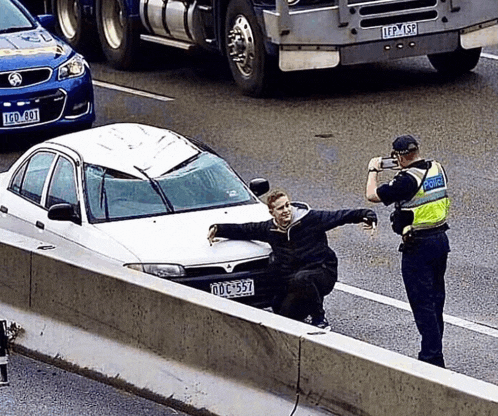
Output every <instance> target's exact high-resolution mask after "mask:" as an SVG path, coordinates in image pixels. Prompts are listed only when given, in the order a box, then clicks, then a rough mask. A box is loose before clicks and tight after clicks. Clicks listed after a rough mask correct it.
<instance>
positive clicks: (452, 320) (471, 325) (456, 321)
mask: <svg viewBox="0 0 498 416" xmlns="http://www.w3.org/2000/svg"><path fill="white" fill-rule="evenodd" d="M335 288H336V289H338V290H341V291H343V292H346V293H349V294H351V295H356V296H360V297H362V298H365V299H369V300H373V301H374V302H378V303H383V304H384V305H389V306H393V307H395V308H398V309H403V310H405V311H409V312H411V308H410V305H409V304H408V303H407V302H402V301H400V300H397V299H393V298H390V297H387V296H384V295H379V294H377V293H373V292H369V291H368V290H363V289H359V288H357V287H353V286H349V285H346V284H344V283H339V282H338V283H336V285H335ZM443 318H444V322H446V323H449V324H452V325H455V326H458V327H460V328H465V329H468V330H470V331H474V332H479V333H480V334H484V335H489V336H491V337H493V338H498V329H496V328H492V327H490V326H486V325H481V324H477V323H475V322H471V321H467V320H465V319H461V318H457V317H456V316H452V315H447V314H443Z"/></svg>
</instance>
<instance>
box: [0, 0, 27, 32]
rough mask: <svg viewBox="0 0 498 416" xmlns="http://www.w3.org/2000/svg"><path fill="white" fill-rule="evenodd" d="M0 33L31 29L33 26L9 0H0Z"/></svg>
mask: <svg viewBox="0 0 498 416" xmlns="http://www.w3.org/2000/svg"><path fill="white" fill-rule="evenodd" d="M0 10H1V11H2V12H1V13H0V33H2V32H3V33H5V32H14V31H17V30H21V29H32V28H34V27H35V26H34V25H33V23H32V22H31V20H29V19H28V17H27V16H26V15H25V14H24V13H23V12H22V11H21V10H20V9H19V8H18V7H17V6H16V5H15V4H14V3H12V2H11V1H10V0H0Z"/></svg>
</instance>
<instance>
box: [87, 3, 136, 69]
mask: <svg viewBox="0 0 498 416" xmlns="http://www.w3.org/2000/svg"><path fill="white" fill-rule="evenodd" d="M96 5H97V8H96V18H97V31H98V34H99V39H100V44H101V46H102V51H103V53H104V55H105V57H106V58H107V61H108V62H109V63H110V64H111V65H112V66H113V67H114V68H116V69H131V68H133V67H134V66H136V64H137V62H138V54H139V47H140V30H139V25H138V23H139V22H138V23H137V22H136V21H134V20H132V19H130V18H129V15H128V9H127V8H126V5H125V3H124V1H123V0H97V3H96Z"/></svg>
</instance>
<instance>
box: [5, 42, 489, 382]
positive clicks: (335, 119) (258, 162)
mask: <svg viewBox="0 0 498 416" xmlns="http://www.w3.org/2000/svg"><path fill="white" fill-rule="evenodd" d="M144 51H145V52H146V54H145V55H146V56H145V59H144V61H143V63H142V66H141V68H139V69H138V70H136V71H134V72H119V71H114V70H112V69H110V68H109V67H107V66H106V65H105V64H103V63H99V62H93V63H92V70H93V74H94V79H95V80H96V81H98V82H97V83H96V87H95V92H96V99H97V112H98V117H97V121H96V125H102V124H108V123H111V122H122V121H133V122H141V123H147V124H153V125H157V126H163V127H167V128H171V129H173V130H177V131H179V132H181V133H183V134H186V135H189V136H191V137H196V138H198V139H201V140H203V141H205V142H206V143H208V144H209V145H211V146H212V147H213V148H214V149H215V150H217V151H218V152H219V153H220V154H221V155H222V156H224V157H225V158H226V159H227V160H228V161H229V162H230V163H231V164H232V166H233V167H234V168H235V169H236V170H237V171H238V172H239V173H240V174H241V176H242V177H243V178H244V179H246V180H250V179H252V178H254V177H258V176H263V177H266V178H267V179H269V180H270V183H271V184H272V185H273V186H278V187H281V188H283V189H285V190H287V191H288V192H289V193H290V194H291V196H292V197H293V199H295V200H301V201H306V202H308V203H310V205H311V206H312V207H314V208H320V209H341V208H355V207H372V208H374V209H375V210H376V212H377V213H378V215H379V218H380V223H379V229H378V231H377V233H376V234H375V235H373V236H370V235H369V234H366V233H364V231H363V230H362V229H361V228H360V227H357V226H352V225H347V226H344V227H340V228H338V229H336V230H333V231H331V232H330V233H329V240H330V245H331V247H332V248H333V249H334V250H335V251H336V253H337V255H338V257H339V273H340V275H339V281H340V284H339V285H338V286H337V287H336V289H334V291H333V293H332V294H331V295H329V296H328V297H327V298H326V302H325V303H326V311H327V316H328V318H329V320H330V322H331V324H332V328H333V330H334V331H336V332H338V333H341V334H345V335H348V336H351V337H353V338H356V339H359V340H362V341H365V342H368V343H370V344H374V345H377V346H380V347H384V348H386V349H389V350H391V351H395V352H399V353H401V354H404V355H407V356H410V357H416V356H417V353H418V347H419V336H418V333H417V330H416V327H415V325H414V323H413V318H412V315H411V313H410V311H409V310H407V309H406V308H407V304H406V295H405V292H404V288H403V284H402V281H401V276H400V272H399V260H400V254H399V253H398V252H397V246H398V244H399V241H398V237H397V236H396V235H394V234H393V233H392V231H391V229H390V225H389V213H390V209H389V208H386V207H383V206H379V205H374V204H371V203H368V202H367V201H366V200H365V197H364V187H365V183H366V177H367V171H366V167H367V164H368V161H369V160H370V158H371V157H373V156H387V155H388V154H389V152H390V145H391V142H392V139H393V138H394V137H395V136H396V135H398V134H403V133H412V134H415V135H418V136H419V137H420V141H421V145H422V153H423V154H424V155H426V156H427V157H430V158H435V159H437V160H439V161H440V162H442V163H443V165H444V166H445V168H446V170H447V173H448V175H449V179H450V188H451V189H450V191H451V197H452V211H451V216H450V221H449V223H450V227H451V230H450V231H449V232H448V235H449V237H450V243H451V247H452V252H451V255H450V260H449V265H448V266H449V267H448V271H447V274H446V282H447V303H446V308H445V312H446V314H447V319H446V322H447V325H446V332H445V338H444V348H445V357H446V362H447V366H448V368H449V369H450V370H452V371H456V372H459V373H462V374H466V375H469V376H472V377H475V378H478V379H481V380H484V381H488V382H491V383H494V384H498V371H497V368H498V348H497V347H496V345H497V338H498V317H497V313H496V312H497V309H498V306H497V298H498V297H497V295H498V277H497V276H498V273H497V271H498V259H497V256H496V255H495V253H496V242H497V236H498V232H497V225H496V220H495V217H496V212H497V211H498V210H497V208H498V207H497V205H498V201H497V198H496V195H495V190H496V188H497V186H496V185H497V182H498V174H497V170H496V166H497V162H498V152H497V150H498V149H497V148H498V141H497V139H496V135H497V133H496V132H497V131H498V129H497V127H498V126H497V124H498V117H497V110H498V95H497V92H498V60H497V59H498V49H489V50H486V51H485V52H486V54H489V55H486V56H485V57H483V58H481V61H480V63H479V65H478V67H477V68H476V70H475V71H474V72H472V73H471V74H468V75H466V76H463V77H460V78H458V79H455V80H446V79H443V78H441V77H440V76H439V75H438V74H437V73H435V72H434V71H433V69H432V68H431V66H430V64H429V62H428V60H427V59H426V58H413V59H408V60H404V61H399V62H394V63H386V64H376V65H364V66H359V67H355V68H344V69H339V70H332V71H320V72H311V73H304V74H286V75H285V76H283V77H282V79H281V82H280V83H279V85H278V86H277V87H276V93H275V94H274V95H273V96H272V97H270V98H267V99H252V98H247V97H244V96H241V95H240V94H239V93H238V91H237V89H236V87H235V85H234V84H233V82H232V81H231V79H230V76H229V74H228V71H227V70H226V67H225V65H224V63H223V61H221V60H220V59H218V58H216V57H213V56H206V55H201V56H198V55H195V54H192V55H187V54H185V53H183V52H177V51H172V52H167V51H166V50H165V49H161V48H146V49H144ZM116 85H119V86H124V87H126V88H127V89H126V90H120V89H119V88H118V89H116ZM141 92H147V93H149V95H144V94H142V93H141ZM150 94H152V95H150ZM166 98H170V99H171V100H169V99H166ZM22 150H23V149H22V148H21V149H18V150H14V151H10V152H9V153H4V154H2V155H1V157H0V169H6V168H7V167H8V166H9V165H10V164H11V163H12V161H13V160H15V158H17V157H18V156H19V154H20V153H21V152H22ZM384 178H385V179H386V180H388V179H389V175H388V174H384Z"/></svg>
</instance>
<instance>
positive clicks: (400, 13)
mask: <svg viewBox="0 0 498 416" xmlns="http://www.w3.org/2000/svg"><path fill="white" fill-rule="evenodd" d="M354 4H357V5H358V8H357V12H358V13H359V15H360V16H362V19H361V22H360V25H361V27H363V28H370V27H377V26H385V25H393V24H397V23H406V22H420V21H424V20H434V19H437V17H438V12H437V10H436V6H437V0H409V1H394V2H390V3H386V2H385V0H381V1H370V2H365V1H364V0H361V1H359V0H350V1H349V5H350V6H351V5H354Z"/></svg>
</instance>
